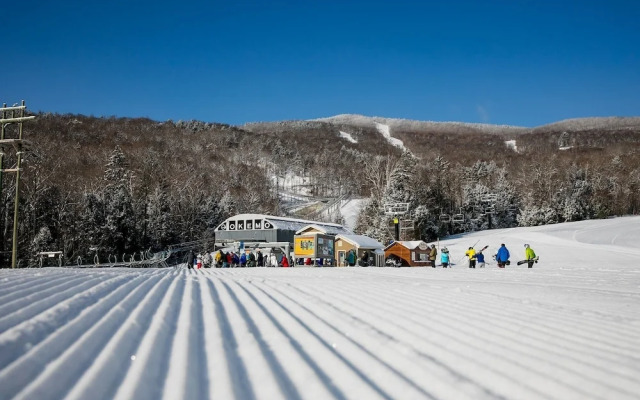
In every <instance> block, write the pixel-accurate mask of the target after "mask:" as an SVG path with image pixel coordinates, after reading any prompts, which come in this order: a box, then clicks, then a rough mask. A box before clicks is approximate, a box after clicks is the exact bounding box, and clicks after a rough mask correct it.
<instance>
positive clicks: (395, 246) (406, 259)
mask: <svg viewBox="0 0 640 400" xmlns="http://www.w3.org/2000/svg"><path fill="white" fill-rule="evenodd" d="M428 246H429V245H428V244H427V243H425V242H423V241H422V240H413V241H397V242H393V243H391V244H390V245H388V246H387V247H386V248H385V249H384V258H385V260H389V259H390V258H391V259H393V258H398V259H399V260H400V264H401V266H403V267H428V266H430V264H429V252H430V251H431V248H430V247H428Z"/></svg>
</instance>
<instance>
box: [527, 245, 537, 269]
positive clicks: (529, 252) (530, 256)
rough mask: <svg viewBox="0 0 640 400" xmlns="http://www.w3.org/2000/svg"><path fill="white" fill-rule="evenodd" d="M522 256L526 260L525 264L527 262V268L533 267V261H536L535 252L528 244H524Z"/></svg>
mask: <svg viewBox="0 0 640 400" xmlns="http://www.w3.org/2000/svg"><path fill="white" fill-rule="evenodd" d="M524 258H525V260H527V264H529V268H533V263H534V262H536V252H535V251H533V249H532V248H531V246H529V245H528V244H525V245H524Z"/></svg>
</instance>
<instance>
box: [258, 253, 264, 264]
mask: <svg viewBox="0 0 640 400" xmlns="http://www.w3.org/2000/svg"><path fill="white" fill-rule="evenodd" d="M258 267H264V256H263V255H262V252H261V251H260V250H258Z"/></svg>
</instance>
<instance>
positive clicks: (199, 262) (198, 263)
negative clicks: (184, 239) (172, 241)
mask: <svg viewBox="0 0 640 400" xmlns="http://www.w3.org/2000/svg"><path fill="white" fill-rule="evenodd" d="M196 268H197V269H201V268H202V254H200V253H198V256H197V257H196Z"/></svg>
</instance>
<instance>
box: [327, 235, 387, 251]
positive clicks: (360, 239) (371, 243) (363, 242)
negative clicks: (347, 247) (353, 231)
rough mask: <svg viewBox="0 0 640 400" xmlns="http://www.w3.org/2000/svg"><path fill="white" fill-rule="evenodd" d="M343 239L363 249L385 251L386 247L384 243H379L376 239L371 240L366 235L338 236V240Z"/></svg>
mask: <svg viewBox="0 0 640 400" xmlns="http://www.w3.org/2000/svg"><path fill="white" fill-rule="evenodd" d="M338 239H342V240H346V241H347V242H349V243H351V244H353V245H354V246H357V247H362V248H366V249H383V248H384V246H383V245H382V243H380V242H378V241H377V240H375V239H372V238H370V237H369V236H364V235H342V234H341V235H336V240H338Z"/></svg>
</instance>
